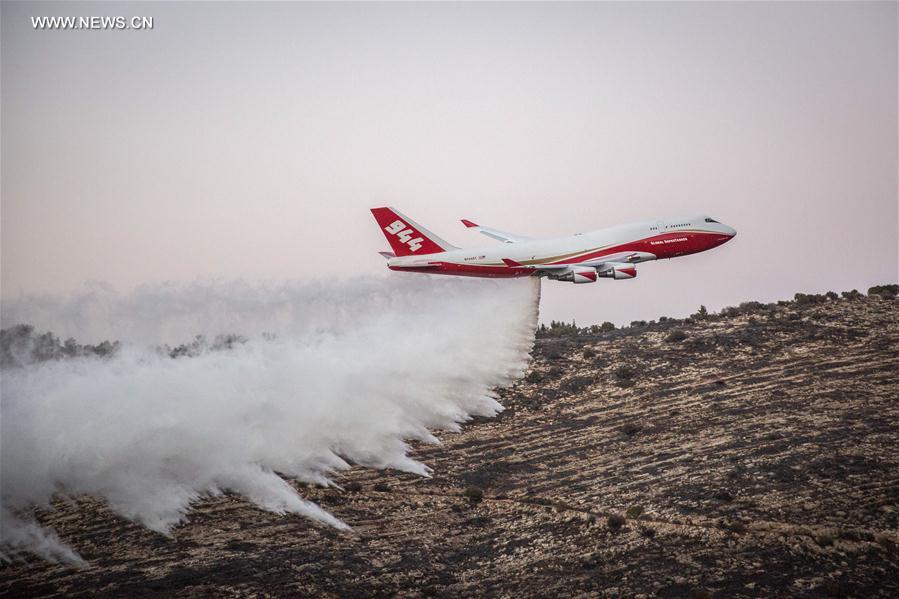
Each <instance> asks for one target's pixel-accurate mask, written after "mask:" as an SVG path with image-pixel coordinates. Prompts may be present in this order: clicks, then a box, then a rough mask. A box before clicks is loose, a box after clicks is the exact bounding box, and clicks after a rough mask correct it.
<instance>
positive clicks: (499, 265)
mask: <svg viewBox="0 0 899 599" xmlns="http://www.w3.org/2000/svg"><path fill="white" fill-rule="evenodd" d="M371 213H372V214H373V215H374V217H375V220H376V221H378V226H380V227H381V230H382V231H383V232H384V236H385V237H386V238H387V241H388V242H390V247H391V248H393V252H381V255H382V256H384V257H385V258H387V267H388V268H390V269H391V270H399V271H404V272H423V273H428V274H435V275H457V276H464V277H532V276H536V277H548V278H550V279H555V280H557V281H569V282H572V283H595V282H596V279H597V278H599V277H606V278H610V279H633V278H634V277H636V276H637V268H636V266H635V265H636V264H637V263H638V262H646V261H647V260H659V259H660V258H676V257H678V256H686V255H688V254H695V253H697V252H704V251H705V250H710V249H712V248H714V247H717V246H719V245H721V244H722V243H724V242H726V241H729V240H730V239H731V238H733V236H734V235H736V234H737V232H736V231H735V230H733V229H732V228H730V227H728V226H727V225H724V224H721V223H719V222H718V221H716V220H714V219H712V218H709V217H707V216H695V217H692V218H676V219H672V220H660V221H648V222H640V223H631V224H628V225H619V226H617V227H609V228H607V229H600V230H598V231H591V232H589V233H578V234H576V235H570V236H568V237H552V238H544V239H534V238H531V237H523V236H521V235H513V234H512V233H505V232H503V231H497V230H496V229H491V228H489V227H482V226H480V225H477V224H475V223H473V222H471V221H470V220H464V219H463V220H462V224H464V225H465V226H466V227H469V228H472V229H476V230H477V231H478V232H479V233H483V234H484V235H486V236H488V237H492V238H493V239H496V240H499V241H502V242H503V244H502V245H493V246H487V247H477V248H457V247H455V246H452V245H450V244H449V243H447V242H446V241H444V240H443V239H441V238H439V237H437V236H436V235H434V234H433V233H431V232H430V231H428V230H427V229H425V228H424V227H422V226H421V225H419V224H418V223H416V222H415V221H413V220H412V219H410V218H407V217H406V216H404V215H403V214H402V213H401V212H399V211H397V210H394V209H393V208H372V209H371Z"/></svg>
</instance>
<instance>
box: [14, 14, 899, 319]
mask: <svg viewBox="0 0 899 599" xmlns="http://www.w3.org/2000/svg"><path fill="white" fill-rule="evenodd" d="M0 11H2V15H0V16H2V37H0V43H2V81H0V83H2V98H0V99H2V148H0V149H2V189H0V191H2V297H3V298H4V299H5V300H9V299H15V298H18V297H21V295H22V294H29V293H34V292H53V293H66V292H69V291H71V290H74V289H78V288H79V287H80V286H81V285H83V284H84V282H86V281H90V280H95V281H96V280H99V281H105V282H107V283H109V284H111V285H112V286H113V287H115V288H118V289H121V290H128V289H130V288H132V287H134V286H135V285H139V284H142V283H151V282H159V281H193V280H195V279H209V278H216V279H229V278H246V279H250V280H255V279H275V280H279V279H308V278H329V277H334V278H345V277H350V276H356V275H358V276H362V275H383V276H395V277H401V276H414V275H402V274H398V273H389V274H387V273H385V272H384V271H385V266H384V261H383V259H382V258H381V257H380V256H379V255H378V254H377V252H378V251H379V250H383V249H387V244H386V242H385V241H384V239H383V238H382V236H381V235H380V233H379V231H378V229H377V228H376V226H375V224H374V221H373V220H372V218H371V216H370V214H369V213H368V208H369V207H371V206H378V205H384V204H391V205H394V206H397V207H398V208H399V209H400V210H402V211H404V212H405V213H407V214H408V215H409V216H411V217H412V218H414V219H416V220H418V221H419V222H421V223H422V224H424V225H425V226H427V227H429V228H431V229H433V230H434V231H435V232H436V233H438V234H439V235H441V236H443V237H444V238H446V239H447V240H448V241H450V242H452V243H455V244H457V245H461V246H473V245H482V244H489V243H493V242H492V241H490V240H488V239H486V238H483V237H481V236H479V235H477V234H475V233H472V232H469V231H466V230H465V228H464V227H463V226H462V225H461V224H459V222H458V219H459V218H462V217H466V218H470V219H473V220H476V221H478V222H481V223H483V224H486V225H490V226H494V227H496V228H500V229H505V230H508V231H513V232H518V233H521V234H525V235H532V236H542V235H562V234H569V233H573V232H578V231H584V230H590V229H596V228H601V227H604V226H610V225H614V224H618V223H622V222H627V221H632V220H643V219H650V218H663V217H670V216H677V215H689V214H696V213H707V214H710V215H712V216H714V217H715V218H717V219H719V220H721V221H723V222H725V223H727V224H729V225H731V226H733V227H735V228H736V229H737V230H738V232H739V234H738V236H737V238H736V239H735V240H734V241H732V242H730V243H728V244H726V245H724V246H722V247H721V248H719V249H717V250H713V251H711V252H707V253H705V254H700V255H698V256H693V257H688V258H682V259H677V260H672V261H663V262H658V263H649V264H645V265H641V266H640V268H639V276H638V278H637V279H636V280H633V281H602V282H600V283H598V284H595V285H584V286H574V285H570V284H564V283H555V282H546V283H545V284H544V290H543V310H542V315H543V318H544V319H547V320H548V319H551V318H555V319H565V320H570V319H571V318H572V317H575V318H577V320H578V322H580V323H585V324H586V323H591V322H602V321H604V320H612V321H614V322H617V323H622V322H629V321H630V320H633V319H644V318H645V319H649V318H655V317H657V316H659V315H665V314H667V315H672V316H682V315H685V314H688V313H690V312H692V311H694V310H695V309H696V308H697V307H698V306H699V305H700V304H706V305H707V306H709V308H720V307H722V306H725V305H731V304H736V303H739V302H740V301H744V300H748V299H760V300H771V299H777V298H783V297H788V296H792V294H793V293H794V292H796V291H805V292H820V291H826V290H829V289H834V290H843V289H848V288H853V287H857V288H859V289H866V288H867V287H868V286H869V285H872V284H875V283H886V282H895V281H896V279H897V233H896V232H897V171H896V168H897V102H896V98H897V73H896V71H897V59H896V55H897V5H896V3H893V2H884V3H836V2H831V3H795V4H794V3H767V2H766V3H747V4H743V3H715V4H713V3H647V4H638V3H626V4H620V3H599V4H586V3H577V4H555V3H554V4H538V3H529V4H512V3H502V4H471V3H460V4H430V3H429V4H408V3H400V4H375V3H365V4H350V3H338V4H312V3H307V4H289V3H271V4H269V3H190V4H170V3H162V4H158V3H136V4H116V3H102V4H78V3H66V4H63V5H60V4H53V3H29V4H18V3H11V2H4V3H3V4H2V8H0ZM34 15H78V16H92V15H126V16H130V15H140V16H151V17H153V18H154V20H155V27H154V29H153V30H152V31H35V30H33V29H32V27H31V23H30V17H31V16H34Z"/></svg>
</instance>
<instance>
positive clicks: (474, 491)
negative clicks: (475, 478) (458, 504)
mask: <svg viewBox="0 0 899 599" xmlns="http://www.w3.org/2000/svg"><path fill="white" fill-rule="evenodd" d="M462 494H463V495H464V496H465V497H467V498H468V500H469V501H471V502H472V503H478V502H479V501H481V500H482V499H483V498H484V489H482V488H481V487H479V486H477V485H468V486H467V487H465V490H464V491H463V492H462Z"/></svg>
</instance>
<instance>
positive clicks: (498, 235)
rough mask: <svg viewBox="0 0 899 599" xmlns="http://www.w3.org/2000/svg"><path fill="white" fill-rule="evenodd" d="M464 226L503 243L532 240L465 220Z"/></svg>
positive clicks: (463, 220)
mask: <svg viewBox="0 0 899 599" xmlns="http://www.w3.org/2000/svg"><path fill="white" fill-rule="evenodd" d="M462 224H463V225H465V226H466V227H468V228H469V229H477V231H478V233H480V234H481V235H486V236H487V237H490V238H493V239H496V240H498V241H502V242H503V243H517V242H519V241H527V240H529V239H531V238H530V237H525V236H523V235H515V234H514V233H506V232H505V231H500V230H499V229H491V228H490V227H482V226H481V225H479V224H476V223H473V222H471V221H470V220H468V219H465V218H463V219H462Z"/></svg>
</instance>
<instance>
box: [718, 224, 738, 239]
mask: <svg viewBox="0 0 899 599" xmlns="http://www.w3.org/2000/svg"><path fill="white" fill-rule="evenodd" d="M721 226H722V227H724V234H725V235H727V236H728V237H736V236H737V230H736V229H734V228H733V227H728V226H727V225H721Z"/></svg>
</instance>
